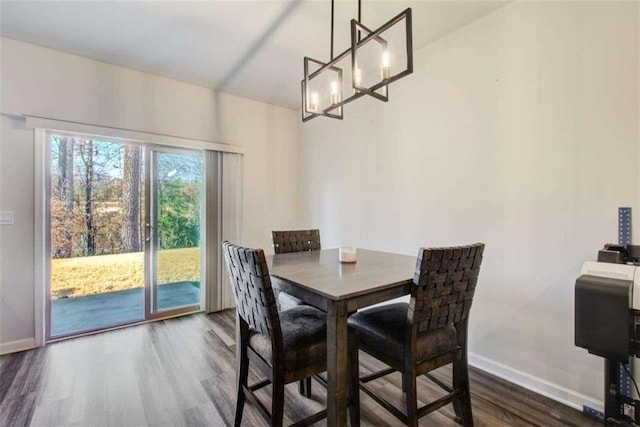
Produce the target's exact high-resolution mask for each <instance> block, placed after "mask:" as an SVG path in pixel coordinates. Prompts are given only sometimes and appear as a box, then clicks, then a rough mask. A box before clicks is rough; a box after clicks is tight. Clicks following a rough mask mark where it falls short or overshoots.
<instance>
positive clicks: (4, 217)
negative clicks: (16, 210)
mask: <svg viewBox="0 0 640 427" xmlns="http://www.w3.org/2000/svg"><path fill="white" fill-rule="evenodd" d="M0 225H13V212H11V211H7V212H0Z"/></svg>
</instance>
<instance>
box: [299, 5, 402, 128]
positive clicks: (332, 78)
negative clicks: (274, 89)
mask: <svg viewBox="0 0 640 427" xmlns="http://www.w3.org/2000/svg"><path fill="white" fill-rule="evenodd" d="M361 12H362V8H361V0H358V20H355V19H352V20H351V46H350V47H349V48H348V49H347V50H345V51H344V52H342V53H340V54H338V55H337V56H335V57H334V55H333V21H334V0H331V56H330V59H329V62H323V61H319V60H317V59H313V58H309V57H306V56H305V57H304V79H303V80H302V82H301V85H302V121H303V122H306V121H308V120H311V119H314V118H316V117H320V116H324V117H330V118H333V119H342V117H343V116H342V107H343V106H344V105H345V104H348V103H349V102H351V101H355V100H356V99H358V98H360V97H362V96H365V95H368V96H372V97H374V98H376V99H379V100H381V101H384V102H387V101H388V100H389V88H388V86H389V84H390V83H392V82H395V81H396V80H399V79H401V78H403V77H405V76H407V75H409V74H411V73H413V42H412V29H411V8H407V9H406V10H405V11H403V12H402V13H400V14H398V15H397V16H395V17H393V18H392V19H390V20H389V21H388V22H386V23H385V24H383V25H381V26H380V27H379V28H378V29H376V30H370V29H369V28H367V27H366V26H365V25H364V24H363V23H362V19H361V17H362V13H361ZM403 24H404V25H403Z"/></svg>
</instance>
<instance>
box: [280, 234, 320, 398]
mask: <svg viewBox="0 0 640 427" xmlns="http://www.w3.org/2000/svg"><path fill="white" fill-rule="evenodd" d="M271 236H272V238H273V250H274V252H275V253H276V254H286V253H290V252H306V251H319V250H320V249H321V245H320V230H317V229H316V230H286V231H284V230H283V231H272V232H271ZM271 282H272V284H273V289H274V291H275V294H276V302H277V303H278V308H279V309H280V310H287V309H290V308H293V307H295V306H297V305H302V304H304V301H302V300H301V299H299V298H296V297H294V296H293V295H291V294H288V293H286V292H284V291H282V290H281V288H282V280H281V279H280V278H278V277H272V278H271ZM299 391H300V394H301V395H303V396H306V397H311V378H310V377H309V378H305V379H302V380H300V385H299Z"/></svg>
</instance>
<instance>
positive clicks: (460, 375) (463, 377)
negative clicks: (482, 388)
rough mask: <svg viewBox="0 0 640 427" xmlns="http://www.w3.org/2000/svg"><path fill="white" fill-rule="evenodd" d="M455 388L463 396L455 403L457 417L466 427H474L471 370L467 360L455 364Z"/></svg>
mask: <svg viewBox="0 0 640 427" xmlns="http://www.w3.org/2000/svg"><path fill="white" fill-rule="evenodd" d="M453 388H454V389H455V390H459V391H460V392H461V393H462V396H461V397H460V398H459V399H456V400H455V401H454V402H453V408H454V410H455V412H456V416H458V417H459V418H460V423H461V424H462V425H463V426H465V427H473V414H472V412H471V391H470V389H469V368H468V366H467V361H466V360H458V361H455V362H454V363H453Z"/></svg>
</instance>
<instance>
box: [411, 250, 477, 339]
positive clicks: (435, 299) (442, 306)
mask: <svg viewBox="0 0 640 427" xmlns="http://www.w3.org/2000/svg"><path fill="white" fill-rule="evenodd" d="M483 251H484V244H483V243H476V244H473V245H468V246H456V247H449V248H422V249H420V252H419V253H418V260H417V263H416V271H415V275H414V278H413V286H412V290H411V302H410V310H412V312H413V313H412V319H413V327H414V328H416V329H417V332H418V333H420V332H425V331H429V330H433V329H438V328H443V327H445V326H447V325H450V324H453V323H458V322H460V321H462V320H464V319H466V318H467V316H468V315H469V310H470V309H471V303H472V301H473V295H474V293H475V290H476V284H477V282H478V274H479V272H480V264H481V263H482V253H483Z"/></svg>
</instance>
